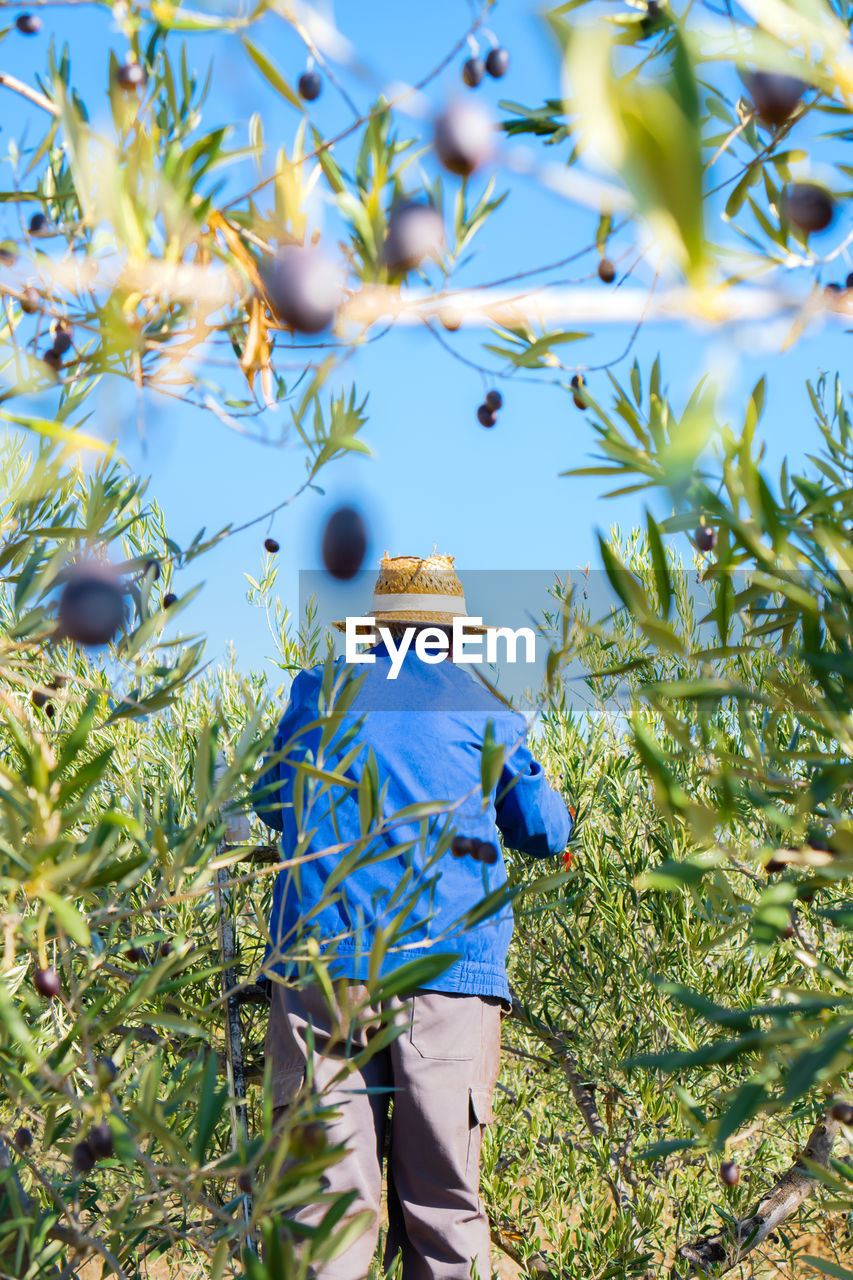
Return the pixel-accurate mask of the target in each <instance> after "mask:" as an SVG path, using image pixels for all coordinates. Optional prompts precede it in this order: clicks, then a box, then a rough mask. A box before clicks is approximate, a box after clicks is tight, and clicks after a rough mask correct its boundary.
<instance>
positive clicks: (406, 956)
mask: <svg viewBox="0 0 853 1280" xmlns="http://www.w3.org/2000/svg"><path fill="white" fill-rule="evenodd" d="M370 616H372V617H373V618H374V619H375V621H376V623H377V624H383V625H386V626H388V627H389V629H390V630H391V634H392V636H394V637H399V636H401V634H402V632H403V630H404V628H406V627H412V626H414V627H416V628H427V627H429V628H430V629H431V630H433V631H435V629H436V628H441V629H449V628H451V627H452V621H453V618H454V617H466V616H467V615H466V610H465V600H464V595H463V593H462V587H461V584H460V582H459V579H458V578H457V576H456V574H455V573H454V571H453V560H452V559H451V558H449V557H446V556H438V555H433V556H430V557H428V558H426V559H423V560H420V559H416V558H414V557H407V556H404V557H398V558H396V559H390V558H388V557H387V556H386V557H385V558H384V559H383V561H382V565H381V569H380V574H379V579H378V581H377V583H376V588H375V595H374V602H373V608H372V610H371V614H370ZM338 625H340V626H343V624H338ZM473 629H474V630H482V628H473ZM424 639H425V640H426V637H424ZM432 639H433V640H436V641H441V640H442V639H444V644H445V646H446V645H447V630H444V631H443V632H442V633H440V634H439V635H437V636H436V635H433V637H432ZM393 643H394V644H397V647H399V643H398V640H396V639H395V640H394V642H393ZM368 656H370V657H372V659H373V660H372V661H371V662H369V663H368V664H366V665H363V666H362V665H353V666H351V667H349V668H347V667H346V665H345V664H343V663H342V661H340V660H339V661H338V662H337V663H335V666H334V672H335V685H334V686H333V685H332V683H331V681H330V673H329V670H328V669H324V668H323V667H315V668H313V669H311V670H308V671H303V672H301V673H300V674H299V675H298V676H297V677H296V679H295V680H294V682H293V686H292V689H291V696H290V701H289V704H288V707H287V710H286V713H285V715H284V718H283V719H282V721H281V724H280V725H279V728H278V732H277V734H276V738H275V743H274V751H273V757H272V760H273V763H272V764H271V765H270V766H269V767H268V768H267V770H266V772H264V773H263V775H262V776H261V778H260V779H259V782H258V784H257V786H256V789H255V795H256V800H255V804H256V809H257V811H258V813H259V814H261V816H262V817H263V819H264V821H265V822H267V823H268V824H269V825H271V826H274V827H276V828H277V829H278V830H279V831H281V833H282V852H283V855H284V857H288V856H293V855H294V854H298V859H296V860H297V861H298V862H299V865H298V867H295V868H293V869H287V870H285V871H282V872H280V873H279V876H278V878H277V881H276V885H275V890H274V895H273V908H272V919H271V924H270V938H271V942H270V944H269V945H268V947H267V957H266V964H265V972H267V973H268V974H269V975H270V977H271V978H272V996H271V1007H270V1024H269V1032H268V1036H267V1056H268V1057H269V1058H270V1059H271V1063H272V1080H273V1107H274V1110H275V1114H276V1115H280V1114H281V1112H282V1110H283V1109H284V1108H286V1106H287V1105H288V1103H289V1102H290V1101H291V1100H292V1098H293V1096H294V1094H295V1093H296V1092H297V1090H299V1088H300V1086H302V1084H303V1082H304V1080H305V1078H306V1068H307V1064H308V1055H309V1053H310V1054H311V1067H312V1069H313V1083H314V1088H315V1089H316V1090H317V1091H319V1092H321V1093H322V1094H323V1105H324V1106H329V1107H335V1108H337V1109H338V1110H337V1112H336V1114H337V1115H338V1116H339V1118H338V1119H336V1120H333V1121H332V1122H331V1123H330V1124H329V1126H328V1129H327V1139H328V1141H329V1142H330V1143H333V1144H335V1145H337V1144H339V1143H340V1144H345V1145H346V1148H347V1154H346V1155H345V1156H344V1158H343V1159H342V1160H341V1161H340V1162H339V1163H338V1164H336V1165H335V1166H334V1167H332V1168H330V1169H329V1170H328V1172H327V1176H326V1181H327V1182H328V1184H329V1185H328V1190H329V1191H332V1192H339V1191H348V1190H354V1191H355V1192H356V1193H357V1195H356V1199H355V1201H354V1203H353V1205H352V1206H351V1208H350V1209H349V1211H348V1217H352V1216H354V1215H355V1214H356V1213H358V1212H360V1211H364V1210H368V1211H370V1214H371V1215H372V1217H371V1219H370V1221H371V1226H370V1227H369V1229H368V1230H366V1231H365V1232H364V1234H363V1235H362V1236H361V1237H360V1238H359V1239H358V1240H356V1241H355V1243H353V1244H351V1245H349V1246H348V1247H347V1248H346V1249H345V1250H344V1252H343V1253H342V1254H340V1255H339V1256H338V1257H337V1258H335V1259H334V1260H333V1261H332V1262H330V1263H327V1264H325V1265H324V1266H323V1267H322V1268H321V1270H320V1271H319V1272H318V1280H364V1277H365V1276H366V1275H367V1273H368V1269H369V1266H370V1262H371V1259H372V1257H373V1253H374V1249H375V1246H376V1241H377V1236H378V1229H379V1208H380V1197H381V1187H382V1154H383V1150H384V1146H385V1136H386V1127H387V1124H388V1111H389V1101H390V1098H391V1096H392V1095H393V1099H394V1101H393V1114H392V1121H391V1135H390V1138H391V1142H390V1150H389V1155H388V1169H387V1183H388V1218H389V1228H388V1236H387V1240H386V1249H385V1265H386V1266H388V1265H389V1264H390V1263H391V1262H392V1261H393V1259H394V1258H395V1256H396V1255H397V1253H398V1251H400V1252H401V1254H402V1275H403V1277H404V1280H469V1277H470V1276H471V1275H472V1267H474V1266H476V1272H473V1274H475V1275H479V1277H480V1280H489V1277H490V1275H491V1267H490V1261H489V1255H490V1250H489V1238H490V1236H489V1224H488V1219H487V1217H486V1214H485V1211H484V1208H483V1204H482V1202H481V1200H480V1198H479V1160H480V1145H481V1140H482V1134H483V1128H484V1126H485V1125H487V1124H488V1123H489V1122H490V1121H491V1119H492V1118H493V1117H492V1096H493V1092H494V1087H495V1082H496V1080H497V1075H498V1068H499V1064H500V1034H501V1025H500V1024H501V1011H502V1006H503V1009H504V1011H508V1010H509V1009H510V1008H511V1005H510V992H509V986H508V984H507V977H506V966H505V960H506V954H507V950H508V947H509V942H510V937H511V934H512V910H511V906H510V905H509V904H508V903H507V902H504V903H503V905H502V906H501V908H500V909H499V910H498V911H497V912H495V913H494V914H492V915H490V916H488V917H487V918H485V919H478V920H476V921H475V922H474V923H471V924H469V926H468V927H465V924H464V922H463V923H462V924H460V921H462V920H463V917H465V916H466V915H467V913H469V912H471V911H473V910H474V909H475V908H476V907H477V905H478V904H479V903H480V902H481V901H482V899H483V898H484V896H485V895H486V894H487V893H492V892H494V891H495V890H499V889H500V888H501V886H503V885H505V883H506V872H505V869H504V865H503V859H502V857H501V856H500V852H499V845H498V838H497V829H499V830H500V832H501V833H502V835H503V838H504V842H505V843H506V844H507V845H508V846H509V847H511V848H513V849H516V850H519V851H521V852H523V853H527V854H529V855H531V856H532V857H534V858H542V857H548V856H552V855H556V854H558V853H560V852H561V851H562V850H563V849H564V848H565V845H566V843H567V841H568V839H569V836H570V834H571V818H570V816H569V813H568V811H567V807H566V804H565V802H564V801H563V800H562V799H561V798H560V796H559V795H557V794H556V793H555V792H554V791H553V790H552V789H551V788H550V786H549V785H548V782H547V780H546V778H545V774H544V772H543V770H542V767H541V765H539V764H538V763H537V761H536V760H534V759H533V757H532V756H531V754H530V752H529V751H528V749H527V746H526V744H525V739H526V725H525V722H524V720H523V718H522V717H521V716H520V715H519V714H518V713H517V712H514V711H512V710H511V709H510V708H509V707H508V706H507V705H506V704H505V703H503V702H502V701H501V700H500V699H499V698H498V697H496V696H495V694H494V693H493V692H492V691H491V690H490V688H488V687H486V686H485V685H484V684H483V683H482V682H480V681H478V680H476V679H475V678H474V677H473V676H472V674H471V672H470V669H468V668H466V667H463V666H459V665H456V664H454V663H453V661H452V657H453V655H452V652H451V653H449V654H448V656H447V659H446V660H444V661H440V662H430V661H425V660H422V658H421V657H420V656H418V654H417V652H416V651H415V649H414V646H411V647H410V648H409V650H408V651H407V653H406V656H405V659H404V660H403V662H402V664H401V665H400V666H399V668H396V667H395V664H394V663H393V662H392V657H391V654H390V653H389V649H388V648H387V647H386V646H385V645H384V644H382V643H380V644H378V645H376V646H375V647H374V648H373V649H372V650H370V654H369V655H368ZM394 669H397V670H398V674H397V675H396V678H394V679H389V678H388V677H389V675H390V674H391V672H392V670H394ZM346 676H353V677H355V680H356V681H358V680H359V677H360V678H361V680H360V683H358V684H357V685H356V686H355V689H356V691H355V694H354V696H352V694H353V688H354V686H353V684H352V682H350V683H349V684H346V685H344V684H343V682H342V679H343V677H346ZM350 698H351V701H350V700H349V699H350ZM330 712H331V720H330V721H328V722H327V723H326V725H325V728H324V724H323V717H324V716H328V715H329V714H330ZM484 743H485V746H484ZM484 750H485V751H487V752H488V760H487V766H488V765H489V763H490V762H494V761H495V760H497V765H496V768H495V770H494V771H495V775H496V776H495V777H494V781H493V783H492V784H491V789H490V791H489V792H488V793H487V795H486V797H485V799H484V795H483V773H482V765H483V756H484ZM282 755H283V756H284V758H283V759H282V758H279V759H278V761H276V759H275V757H276V756H279V757H281V756H282ZM300 761H302V762H306V761H307V762H308V763H309V765H310V770H309V771H308V775H309V776H308V778H303V779H299V778H298V775H297V772H296V766H297V765H298V764H299V762H300ZM335 773H337V774H339V775H342V776H344V777H345V778H347V780H348V781H351V783H352V784H353V785H352V786H350V787H349V788H346V787H341V786H338V787H337V788H335V787H333V786H329V784H328V778H329V775H330V774H335ZM324 779H325V780H326V781H324ZM355 784H358V785H355ZM312 788H313V789H314V795H313V805H312V803H311V801H312V796H311V789H312ZM429 801H434V802H442V808H443V812H441V813H435V812H434V811H433V812H431V813H428V814H426V815H424V812H423V810H424V805H425V803H426V802H429ZM412 806H420V809H419V810H415V811H412V808H411V807H412ZM406 810H408V811H409V812H408V813H406V812H405V811H406ZM453 833H455V835H454V838H453V843H452V846H451V844H450V836H451V834H453ZM449 846H450V847H449ZM303 858H304V860H303ZM347 859H349V861H348V862H347V861H346V860H347ZM401 911H402V912H403V914H404V920H403V925H402V929H401V930H400V932H402V935H403V939H404V940H403V943H402V945H399V946H398V947H397V948H396V949H394V948H391V949H389V950H388V951H387V952H386V953H385V954H384V956H383V958H382V962H381V966H380V968H379V973H380V974H381V975H382V976H384V975H393V973H394V971H395V969H397V968H399V966H401V965H404V964H407V963H410V962H411V961H414V960H418V959H426V958H428V957H435V955H436V953H442V954H444V955H447V956H449V957H451V958H452V957H454V956H455V957H457V958H456V959H455V961H454V962H452V963H448V961H445V962H444V966H445V967H444V969H443V972H440V973H438V974H437V975H436V976H432V977H430V978H429V979H428V980H427V981H426V984H425V985H424V986H417V987H415V989H414V990H411V989H409V990H402V991H397V992H394V994H392V995H391V996H390V997H388V999H383V1000H382V1002H381V1007H378V1008H375V1007H373V1006H371V1005H370V1003H369V1001H367V988H366V986H365V982H366V979H367V977H368V974H369V965H370V960H371V948H373V947H374V946H375V945H378V943H377V940H378V941H379V942H382V940H383V938H384V936H385V935H383V934H382V933H381V932H380V931H381V930H382V929H385V928H387V927H388V926H389V924H390V922H391V921H392V920H394V918H395V916H399V914H400V913H401ZM307 938H313V940H314V942H313V944H311V945H313V946H314V952H315V954H317V953H318V952H319V953H320V954H322V955H323V958H324V960H328V962H329V969H328V971H329V974H330V976H331V978H332V981H333V983H334V994H335V1001H336V1004H335V1007H333V1008H330V1006H329V1004H328V1003H327V1001H326V999H325V998H324V996H323V994H322V989H321V987H320V986H319V985H317V984H315V985H312V986H308V987H305V986H303V987H302V988H301V989H299V990H297V989H296V987H295V985H294V984H293V981H292V977H293V968H294V966H293V965H292V964H291V965H290V966H288V964H287V963H286V962H285V961H284V960H283V958H282V956H281V952H282V951H284V950H287V949H288V948H291V947H293V944H294V943H295V942H296V941H297V939H299V940H301V943H302V945H301V946H300V947H299V948H298V950H299V951H300V953H301V954H302V955H304V954H305V950H306V947H305V940H306V939H307ZM288 979H290V981H289V980H288ZM359 1002H361V1003H362V1005H365V1004H366V1006H367V1016H365V1017H363V1018H362V1019H361V1021H360V1022H358V1021H356V1023H355V1024H354V1023H353V1021H352V1018H351V1014H352V1009H353V1007H354V1006H356V1005H358V1003H359ZM389 1022H390V1023H391V1024H393V1025H396V1026H400V1025H402V1026H404V1027H405V1030H404V1032H403V1034H402V1035H398V1036H397V1038H394V1039H391V1042H390V1043H387V1041H386V1042H384V1044H383V1047H382V1048H381V1049H379V1050H378V1052H376V1053H375V1054H374V1056H373V1057H371V1058H370V1059H369V1061H367V1062H366V1063H361V1065H360V1066H358V1068H357V1069H354V1070H353V1071H352V1073H351V1074H349V1075H348V1076H346V1077H345V1078H343V1079H342V1078H341V1067H342V1062H343V1065H344V1069H346V1062H347V1060H348V1059H352V1058H355V1057H356V1055H358V1054H360V1053H361V1054H363V1053H364V1050H365V1048H366V1047H367V1046H368V1044H369V1042H370V1039H371V1038H372V1036H374V1035H375V1034H376V1033H377V1032H379V1031H380V1030H381V1029H382V1028H383V1026H387V1025H388V1024H389ZM347 1024H349V1026H350V1033H351V1038H350V1041H349V1043H348V1044H347V1045H346V1046H345V1049H344V1047H342V1041H341V1037H340V1027H341V1026H346V1025H347ZM353 1026H355V1030H353ZM311 1046H313V1048H312V1047H311ZM324 1049H326V1050H328V1052H327V1053H324ZM327 1207H328V1206H327V1205H323V1204H318V1205H312V1206H308V1207H307V1208H303V1209H301V1210H299V1211H297V1212H295V1213H293V1215H292V1217H293V1220H294V1221H298V1222H300V1223H303V1224H307V1225H311V1226H316V1225H318V1224H319V1222H320V1221H321V1219H322V1217H323V1215H324V1213H325V1212H326V1210H327Z"/></svg>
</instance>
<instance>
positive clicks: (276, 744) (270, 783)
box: [252, 671, 307, 831]
mask: <svg viewBox="0 0 853 1280" xmlns="http://www.w3.org/2000/svg"><path fill="white" fill-rule="evenodd" d="M305 675H306V673H305V672H304V671H300V673H299V674H298V675H297V676H296V678H295V679H294V681H293V684H292V685H291V686H290V698H289V700H288V703H287V707H286V708H285V712H284V715H283V716H282V718H281V721H280V723H279V726H278V728H277V729H276V733H275V738H274V739H273V744H272V750H271V751H270V754H269V755H268V756H267V757H266V759H267V760H270V759H271V758H273V757H275V756H276V755H278V754H280V752H281V751H283V750H284V748H285V747H286V746H287V743H288V742H290V740H291V739H292V738H293V737H294V736H295V735H296V734H297V733H298V731H299V727H300V724H302V723H304V722H305V708H304V697H305V691H306V684H307V681H306V680H305ZM267 788H268V790H267ZM292 794H293V767H292V765H291V764H290V763H288V761H286V760H275V761H274V763H272V764H269V765H268V766H267V768H266V769H264V770H263V772H262V773H261V774H260V776H259V777H258V778H257V780H256V781H255V783H254V785H253V786H252V808H253V809H254V811H255V813H256V814H257V815H258V817H259V818H260V819H261V821H262V822H264V823H266V825H267V826H268V827H273V828H274V829H275V830H276V831H281V830H283V827H284V818H283V815H282V807H283V806H284V805H285V804H289V803H290V802H291V799H292Z"/></svg>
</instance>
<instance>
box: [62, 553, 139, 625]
mask: <svg viewBox="0 0 853 1280" xmlns="http://www.w3.org/2000/svg"><path fill="white" fill-rule="evenodd" d="M123 620H124V593H123V588H122V583H121V579H120V578H119V576H118V574H117V573H116V572H115V570H114V569H113V568H112V566H111V565H107V564H102V563H100V562H97V561H90V562H89V563H88V564H78V565H75V566H74V568H73V569H72V570H71V573H70V574H69V577H68V580H67V582H66V583H65V586H64V587H63V589H62V595H61V596H60V598H59V622H60V625H61V627H62V631H63V634H64V635H65V636H67V637H68V638H69V639H71V640H76V641H77V643H78V644H84V645H99V644H108V643H109V641H110V640H112V639H113V637H114V636H115V634H116V632H117V631H118V629H119V627H120V626H121V624H122V622H123Z"/></svg>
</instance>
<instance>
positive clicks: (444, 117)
mask: <svg viewBox="0 0 853 1280" xmlns="http://www.w3.org/2000/svg"><path fill="white" fill-rule="evenodd" d="M494 142H495V133H494V129H493V127H492V121H491V117H490V116H489V114H488V112H487V111H485V110H484V109H483V107H481V106H480V105H479V103H477V102H473V101H471V99H467V100H466V101H464V102H463V101H457V102H451V104H450V106H449V107H447V109H446V110H445V111H443V112H442V113H441V115H440V116H439V117H438V119H437V120H436V122H435V150H436V153H437V155H438V158H439V160H440V161H441V163H442V164H443V165H444V167H445V169H448V170H449V171H450V172H451V173H458V174H459V175H460V176H461V177H468V176H469V174H472V173H473V172H474V170H475V169H479V168H480V166H481V165H484V164H485V163H486V162H487V160H489V158H490V157H491V155H492V151H493V148H494Z"/></svg>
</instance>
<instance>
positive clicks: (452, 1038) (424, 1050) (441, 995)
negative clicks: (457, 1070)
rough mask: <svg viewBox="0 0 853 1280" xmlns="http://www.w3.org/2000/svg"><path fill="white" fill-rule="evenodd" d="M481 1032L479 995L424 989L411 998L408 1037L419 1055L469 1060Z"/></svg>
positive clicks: (452, 1060)
mask: <svg viewBox="0 0 853 1280" xmlns="http://www.w3.org/2000/svg"><path fill="white" fill-rule="evenodd" d="M482 1034H483V1002H482V1000H481V999H480V997H479V996H467V995H466V996H462V995H450V994H448V993H447V992H445V991H427V992H424V994H423V995H414V996H413V997H412V1027H411V1033H410V1039H411V1042H412V1045H413V1046H414V1048H415V1049H417V1051H418V1053H419V1054H420V1055H421V1057H422V1058H434V1059H441V1060H442V1061H445V1062H471V1061H472V1060H473V1058H474V1057H475V1056H476V1054H477V1053H479V1051H480V1042H481V1040H482Z"/></svg>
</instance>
